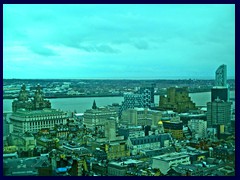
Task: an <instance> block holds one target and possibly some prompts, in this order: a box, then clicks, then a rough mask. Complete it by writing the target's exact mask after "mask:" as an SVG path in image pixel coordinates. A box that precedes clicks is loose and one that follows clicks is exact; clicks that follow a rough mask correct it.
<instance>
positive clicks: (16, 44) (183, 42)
mask: <svg viewBox="0 0 240 180" xmlns="http://www.w3.org/2000/svg"><path fill="white" fill-rule="evenodd" d="M3 14H4V16H3V30H4V32H3V38H4V42H3V78H5V79H7V78H20V79H101V78H103V79H189V78H196V79H214V76H215V74H214V72H215V70H216V68H217V67H218V66H220V65H221V64H225V65H227V72H228V74H227V78H228V79H231V78H234V77H235V6H234V5H217V4H215V5H6V4H5V5H4V6H3Z"/></svg>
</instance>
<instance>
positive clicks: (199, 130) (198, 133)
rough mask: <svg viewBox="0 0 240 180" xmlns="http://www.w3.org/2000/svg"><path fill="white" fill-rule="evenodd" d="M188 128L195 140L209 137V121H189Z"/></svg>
mask: <svg viewBox="0 0 240 180" xmlns="http://www.w3.org/2000/svg"><path fill="white" fill-rule="evenodd" d="M188 127H189V128H190V130H191V132H192V136H193V137H194V138H196V139H198V138H206V137H207V121H204V120H201V119H192V120H190V121H188Z"/></svg>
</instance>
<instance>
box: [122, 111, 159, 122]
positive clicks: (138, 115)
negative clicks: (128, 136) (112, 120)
mask: <svg viewBox="0 0 240 180" xmlns="http://www.w3.org/2000/svg"><path fill="white" fill-rule="evenodd" d="M161 118H162V113H161V112H160V111H156V110H150V109H148V108H134V109H127V110H125V111H123V112H122V121H121V122H122V123H123V124H128V125H150V126H151V125H157V124H158V122H159V120H160V119H161Z"/></svg>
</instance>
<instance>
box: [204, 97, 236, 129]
mask: <svg viewBox="0 0 240 180" xmlns="http://www.w3.org/2000/svg"><path fill="white" fill-rule="evenodd" d="M231 104H232V103H231V102H224V101H222V100H219V99H217V100H215V101H214V102H208V103H207V126H208V127H212V126H213V125H225V126H231Z"/></svg>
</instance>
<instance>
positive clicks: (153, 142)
mask: <svg viewBox="0 0 240 180" xmlns="http://www.w3.org/2000/svg"><path fill="white" fill-rule="evenodd" d="M171 141H172V138H171V135H170V134H168V133H165V134H158V135H149V136H144V137H136V138H128V140H127V146H128V148H129V149H130V152H131V154H132V155H136V154H138V153H140V151H141V150H146V149H159V148H160V147H168V146H169V145H170V142H171Z"/></svg>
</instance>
